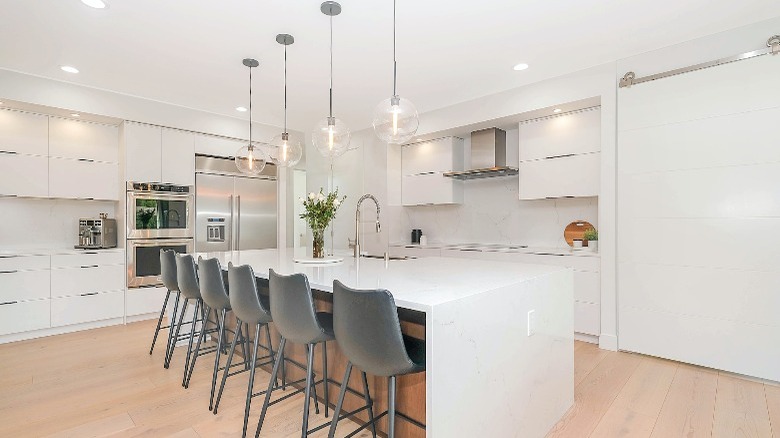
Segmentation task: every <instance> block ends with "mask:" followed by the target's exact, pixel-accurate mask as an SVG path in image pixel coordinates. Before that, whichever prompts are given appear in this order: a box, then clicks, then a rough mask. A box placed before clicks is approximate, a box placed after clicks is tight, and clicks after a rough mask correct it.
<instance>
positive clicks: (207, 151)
mask: <svg viewBox="0 0 780 438" xmlns="http://www.w3.org/2000/svg"><path fill="white" fill-rule="evenodd" d="M242 146H244V142H243V141H240V140H235V139H230V138H222V137H214V136H211V135H203V134H197V135H195V153H197V154H203V155H214V156H216V157H234V156H235V155H236V151H238V149H239V148H241V147H242Z"/></svg>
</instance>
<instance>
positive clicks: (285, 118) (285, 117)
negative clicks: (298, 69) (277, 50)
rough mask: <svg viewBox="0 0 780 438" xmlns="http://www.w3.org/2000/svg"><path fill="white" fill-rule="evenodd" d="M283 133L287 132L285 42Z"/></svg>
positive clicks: (285, 57) (285, 63)
mask: <svg viewBox="0 0 780 438" xmlns="http://www.w3.org/2000/svg"><path fill="white" fill-rule="evenodd" d="M284 133H285V134H286V133H287V44H285V45H284Z"/></svg>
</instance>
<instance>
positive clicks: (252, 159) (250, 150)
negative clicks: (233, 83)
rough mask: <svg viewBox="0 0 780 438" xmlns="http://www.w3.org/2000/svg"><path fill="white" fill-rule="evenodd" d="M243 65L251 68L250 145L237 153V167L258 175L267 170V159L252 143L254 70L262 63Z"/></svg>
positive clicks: (247, 62)
mask: <svg viewBox="0 0 780 438" xmlns="http://www.w3.org/2000/svg"><path fill="white" fill-rule="evenodd" d="M243 64H244V65H245V66H247V67H249V143H248V144H247V145H246V146H244V147H242V148H241V149H239V150H238V152H236V167H238V170H239V171H240V172H241V173H246V174H249V175H258V174H260V172H262V171H263V169H265V157H264V156H263V153H262V151H261V150H260V149H259V148H258V147H257V146H255V144H254V143H253V142H252V69H253V68H255V67H257V66H259V65H260V63H259V62H257V60H256V59H252V58H246V59H244V61H243Z"/></svg>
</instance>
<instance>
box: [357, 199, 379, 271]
mask: <svg viewBox="0 0 780 438" xmlns="http://www.w3.org/2000/svg"><path fill="white" fill-rule="evenodd" d="M366 199H370V200H372V201H374V204H376V232H377V233H378V232H380V231H382V225H380V224H379V201H377V200H376V198H375V197H374V195H372V194H370V193H366V194H365V195H363V196H361V197H360V199H358V202H357V208H356V209H355V246H354V249H355V252H354V257H355V258H359V257H360V205H361V204H362V203H363V201H365V200H366Z"/></svg>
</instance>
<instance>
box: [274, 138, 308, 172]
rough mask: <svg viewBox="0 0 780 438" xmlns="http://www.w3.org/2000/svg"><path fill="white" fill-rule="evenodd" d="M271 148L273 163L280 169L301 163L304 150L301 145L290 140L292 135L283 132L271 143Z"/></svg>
mask: <svg viewBox="0 0 780 438" xmlns="http://www.w3.org/2000/svg"><path fill="white" fill-rule="evenodd" d="M269 143H270V146H271V161H273V162H274V164H276V165H277V166H279V167H293V166H295V165H296V164H298V162H300V161H301V156H303V149H302V148H301V144H300V143H299V142H297V141H295V140H290V135H289V134H288V133H286V132H283V133H281V134H279V135H277V136H275V137H274V138H272V139H271V141H270V142H269Z"/></svg>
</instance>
